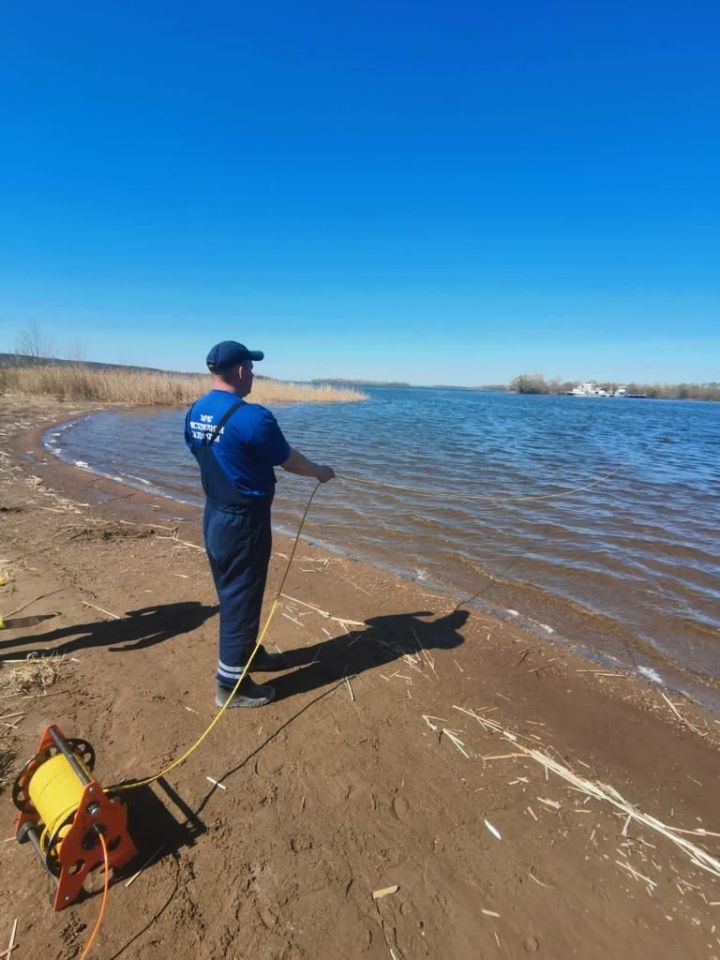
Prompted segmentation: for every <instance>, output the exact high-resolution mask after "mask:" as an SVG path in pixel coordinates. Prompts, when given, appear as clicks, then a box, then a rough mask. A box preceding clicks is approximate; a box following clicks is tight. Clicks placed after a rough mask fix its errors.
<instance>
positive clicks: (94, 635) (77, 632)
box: [0, 600, 217, 657]
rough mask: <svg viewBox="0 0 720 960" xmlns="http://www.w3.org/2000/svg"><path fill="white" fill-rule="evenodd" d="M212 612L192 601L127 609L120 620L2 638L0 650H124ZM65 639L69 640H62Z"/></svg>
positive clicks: (159, 639) (174, 632) (181, 629)
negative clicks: (103, 648) (97, 648)
mask: <svg viewBox="0 0 720 960" xmlns="http://www.w3.org/2000/svg"><path fill="white" fill-rule="evenodd" d="M216 612H217V607H216V606H205V605H204V604H202V603H197V602H196V601H192V600H189V601H185V602H182V603H166V604H164V605H162V606H154V607H142V608H141V609H139V610H130V611H129V612H128V613H127V614H125V616H124V617H122V618H121V619H120V620H95V621H92V622H90V623H77V624H73V625H71V626H67V627H59V628H57V629H56V630H50V631H48V632H47V633H41V634H35V636H31V637H25V638H23V637H21V638H15V639H8V640H3V641H2V642H0V650H2V651H3V654H6V653H7V652H8V650H10V649H11V648H13V647H17V648H20V647H24V646H25V645H26V644H32V645H33V648H32V650H26V649H18V650H17V653H18V654H19V655H21V656H23V657H26V656H33V655H34V656H44V655H47V654H48V653H64V654H69V653H74V652H75V651H76V650H83V649H85V648H87V647H107V648H108V649H109V650H110V651H112V652H113V653H116V652H118V653H119V652H122V653H125V652H127V651H130V650H142V649H144V648H145V647H152V646H154V645H155V644H156V643H163V642H164V641H165V640H170V639H171V638H172V637H175V636H178V635H179V634H182V633H189V632H190V631H191V630H194V629H195V628H196V627H199V626H200V625H201V624H203V623H204V622H205V621H206V620H207V619H208V617H211V616H213V614H214V613H216ZM12 623H13V621H9V623H8V626H10V627H11V626H12ZM18 626H20V624H19V623H18ZM66 638H72V639H68V640H67V642H62V641H64V640H65V639H66ZM58 641H61V642H58ZM53 644H57V646H53ZM13 652H14V651H13Z"/></svg>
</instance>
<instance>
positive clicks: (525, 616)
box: [33, 406, 720, 718]
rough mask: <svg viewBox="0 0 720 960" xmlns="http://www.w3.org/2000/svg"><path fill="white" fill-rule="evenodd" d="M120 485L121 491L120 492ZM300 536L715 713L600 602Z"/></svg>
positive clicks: (717, 702) (718, 689)
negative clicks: (461, 583) (407, 565)
mask: <svg viewBox="0 0 720 960" xmlns="http://www.w3.org/2000/svg"><path fill="white" fill-rule="evenodd" d="M107 409H108V407H106V406H105V407H99V408H98V409H97V410H96V411H94V412H102V411H103V410H107ZM110 409H112V408H110ZM131 409H134V408H131ZM138 409H139V408H138ZM84 415H85V414H84ZM84 415H83V416H84ZM83 416H80V417H72V418H70V419H64V420H62V421H61V422H60V423H58V424H55V426H63V425H65V426H67V425H69V424H72V423H73V422H75V421H76V420H78V419H82V418H83ZM53 428H54V427H53V426H49V427H46V428H44V431H43V432H45V431H46V430H47V431H50V430H52V429H53ZM33 449H34V456H35V457H36V459H37V458H38V457H40V458H42V457H44V456H46V455H50V456H51V457H52V459H53V462H56V463H58V464H63V465H64V466H65V467H66V468H67V467H69V468H70V470H73V471H79V472H81V473H83V474H89V475H90V476H91V477H92V478H93V479H92V480H91V481H90V482H91V483H92V484H95V483H96V482H97V480H96V479H95V478H102V479H103V480H104V481H107V482H108V484H112V483H115V484H119V485H120V486H119V488H118V489H117V490H115V493H114V494H113V493H112V490H113V489H114V488H112V487H111V486H110V487H109V491H110V492H108V496H110V497H111V496H113V495H115V496H121V497H123V499H124V498H127V497H128V491H131V490H132V491H135V493H136V494H138V495H139V494H144V495H146V496H148V497H150V498H154V499H160V500H167V501H168V502H169V503H171V504H174V505H175V507H176V508H177V510H176V512H178V511H180V512H181V513H182V516H183V518H184V519H187V516H186V511H187V510H189V511H190V516H192V515H193V511H194V510H200V511H201V510H202V505H201V504H199V505H196V504H194V503H191V502H189V501H187V500H180V499H178V498H177V497H175V496H173V494H172V493H167V492H165V491H163V490H162V489H160V488H150V489H148V488H147V487H146V486H144V485H141V484H149V481H147V480H143V479H142V478H140V477H135V478H131V479H129V480H125V479H124V478H123V477H113V476H111V475H108V474H105V473H101V472H100V471H98V470H95V469H93V468H91V467H87V466H82V465H80V464H79V463H78V462H73V461H72V460H70V459H65V458H63V457H62V456H60V455H59V454H58V452H57V451H55V450H53V449H52V446H51V444H45V445H44V444H43V442H42V434H40V435H37V434H35V435H34V437H33ZM69 476H71V475H66V476H65V480H64V482H73V481H72V480H69V479H68V477H69ZM132 479H135V480H138V481H139V483H133V482H132ZM339 482H342V481H339ZM281 483H282V479H281ZM73 486H74V482H73ZM119 490H121V491H122V493H118V491H119ZM134 502H135V503H136V504H138V506H139V509H142V506H141V505H142V500H141V498H140V497H136V498H134ZM181 508H182V511H181ZM146 516H150V514H146ZM276 516H277V511H276ZM274 529H275V531H276V533H278V535H280V536H283V537H290V538H292V536H294V532H292V531H290V530H289V529H288V527H287V524H283V525H282V526H281V525H280V522H279V521H277V520H275V522H274ZM303 539H304V540H305V541H306V542H308V543H313V544H314V545H316V546H318V547H319V548H320V549H322V550H329V551H330V552H332V553H334V554H335V555H337V556H338V557H345V558H348V559H353V560H354V559H359V560H360V561H361V562H363V563H366V564H369V565H371V566H377V567H378V568H379V569H382V570H384V571H386V572H387V573H389V574H390V575H392V576H395V577H398V578H400V579H401V580H403V581H404V582H407V583H417V584H420V585H422V584H424V585H425V587H426V588H427V589H431V590H435V591H439V592H441V593H444V594H446V595H447V596H448V598H451V599H452V600H453V601H454V602H460V601H461V600H464V601H465V605H466V606H468V605H469V606H471V607H472V608H473V609H476V610H477V611H478V612H479V613H481V614H485V615H488V616H491V617H493V618H496V619H499V620H502V621H504V622H508V623H513V622H514V623H515V624H516V625H518V626H520V627H521V628H522V629H524V630H528V631H532V632H535V633H537V634H538V635H539V636H540V637H542V638H545V639H550V640H551V641H552V642H553V643H555V644H559V645H561V646H563V647H565V648H566V649H568V650H570V651H571V652H574V653H576V654H578V655H579V656H582V657H585V658H587V659H588V661H590V663H591V664H597V665H599V666H602V667H604V668H606V669H607V670H611V671H612V670H615V671H618V670H619V671H622V672H624V673H627V674H629V675H630V676H633V677H635V678H638V679H640V678H642V679H643V680H644V681H646V682H650V683H654V684H656V685H657V687H658V689H660V690H665V691H666V692H669V693H671V694H673V695H675V694H678V695H681V696H683V697H684V698H685V699H687V700H689V701H691V702H692V703H693V704H695V705H696V706H697V707H699V708H700V709H701V710H705V711H708V712H709V713H710V714H711V715H712V716H714V717H715V718H720V681H719V680H718V678H717V677H714V676H712V674H709V673H703V672H699V671H698V670H696V669H693V667H692V666H690V665H689V664H684V663H682V662H679V661H676V660H673V659H671V657H670V656H668V655H667V654H666V653H664V652H663V651H662V650H661V649H659V648H658V646H657V645H656V644H655V643H654V642H653V640H652V639H651V638H650V637H647V636H642V635H641V634H640V633H638V631H637V630H636V629H633V627H632V626H631V625H630V624H628V623H627V622H624V621H623V620H621V619H619V618H617V617H613V616H610V615H608V614H607V613H604V612H603V611H601V610H595V609H593V608H591V607H589V606H587V605H585V604H582V603H580V602H578V601H577V600H574V599H572V598H571V597H569V596H563V595H562V594H561V593H553V592H552V591H550V590H548V589H546V588H544V587H542V586H540V585H538V584H536V583H533V582H531V581H528V580H523V579H517V578H516V579H513V578H512V577H508V576H505V575H503V573H502V572H500V573H494V572H493V571H491V570H490V569H488V568H485V567H484V566H482V564H480V563H478V564H473V570H474V576H475V579H476V581H477V584H478V586H479V587H480V589H478V590H477V591H473V593H474V594H475V595H474V596H472V597H470V594H469V593H468V591H463V592H459V591H458V589H457V587H456V586H454V585H453V584H452V583H449V582H447V581H443V580H440V579H437V578H432V577H429V578H427V579H418V578H416V577H413V576H412V575H411V574H410V573H409V571H407V570H404V569H403V568H402V566H401V564H399V563H397V562H393V560H392V558H391V557H386V558H382V557H372V556H367V555H362V554H361V555H359V556H357V555H356V554H355V553H354V551H353V550H352V548H350V547H349V546H348V545H347V544H344V543H339V544H338V543H332V542H328V541H327V540H325V539H323V538H322V537H316V538H313V537H311V536H310V535H308V534H304V535H303ZM511 565H512V564H511ZM467 598H469V599H467ZM588 665H590V664H588Z"/></svg>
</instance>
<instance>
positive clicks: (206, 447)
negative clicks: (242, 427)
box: [192, 403, 272, 687]
mask: <svg viewBox="0 0 720 960" xmlns="http://www.w3.org/2000/svg"><path fill="white" fill-rule="evenodd" d="M240 406H242V404H240V403H237V404H235V405H234V406H232V407H231V408H230V409H229V410H228V411H227V412H226V414H225V415H224V416H223V417H222V419H221V420H220V422H219V423H218V425H217V429H216V430H215V431H214V432H213V433H210V434H208V436H207V437H206V438H205V439H204V440H203V442H201V443H195V444H193V446H192V452H193V454H194V455H195V457H196V459H197V461H198V463H199V465H200V475H201V479H202V486H203V490H204V491H205V496H206V501H205V514H204V517H203V535H204V538H205V549H206V550H207V555H208V560H209V561H210V570H211V572H212V576H213V580H214V581H215V589H216V590H217V595H218V600H219V601H220V654H219V658H218V671H217V680H218V683H219V684H220V685H221V686H224V687H233V686H234V685H235V683H236V682H237V680H238V678H239V677H240V674H241V673H242V671H243V668H244V667H245V664H246V663H247V660H248V658H249V656H250V654H251V653H252V651H253V648H254V646H255V642H256V640H257V633H258V626H259V623H260V609H261V607H262V598H263V592H264V590H265V580H266V578H267V570H268V565H269V563H270V553H271V550H272V533H271V527H270V507H271V504H272V494H270V495H268V496H265V497H257V496H247V495H244V494H242V493H240V492H239V491H238V490H236V489H235V488H234V487H233V485H232V483H231V482H230V480H229V479H228V477H227V476H226V475H225V473H224V471H223V469H222V467H221V466H220V464H219V463H218V462H217V460H216V458H215V456H214V454H213V452H212V444H213V443H214V442H215V440H216V438H217V437H219V436H220V434H221V431H222V429H223V427H224V425H225V423H226V422H227V420H228V419H229V418H230V417H231V416H232V414H233V413H234V412H235V411H236V410H237V409H238V407H240Z"/></svg>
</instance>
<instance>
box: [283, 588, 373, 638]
mask: <svg viewBox="0 0 720 960" xmlns="http://www.w3.org/2000/svg"><path fill="white" fill-rule="evenodd" d="M280 596H281V597H282V598H283V599H284V600H290V601H291V602H292V603H299V604H300V606H301V607H308V608H309V609H310V610H314V611H315V613H317V614H319V615H320V616H321V617H324V618H325V619H326V620H334V621H335V622H336V623H340V624H342V625H343V626H346V624H348V623H349V624H350V626H351V627H364V626H367V624H366V623H365V621H364V620H349V619H348V618H347V617H333V616H332V614H331V613H329V611H327V610H322V609H321V608H320V607H316V606H315V605H314V604H312V603H306V602H305V600H298V599H297V598H296V597H291V596H290V595H289V594H287V593H281V594H280ZM346 629H347V628H346Z"/></svg>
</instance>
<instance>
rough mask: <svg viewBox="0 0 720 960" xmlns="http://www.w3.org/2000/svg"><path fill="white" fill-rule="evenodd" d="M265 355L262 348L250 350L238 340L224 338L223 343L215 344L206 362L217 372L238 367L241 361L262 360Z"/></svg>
mask: <svg viewBox="0 0 720 960" xmlns="http://www.w3.org/2000/svg"><path fill="white" fill-rule="evenodd" d="M264 356H265V354H264V353H263V352H262V350H248V348H247V347H246V346H245V345H244V344H243V343H238V342H237V341H236V340H223V341H222V343H216V344H215V346H214V347H213V348H212V350H211V351H210V353H209V354H208V355H207V359H206V361H205V362H206V363H207V365H208V370H210V372H211V373H216V372H218V371H221V370H229V369H230V367H236V366H237V365H238V364H239V363H247V361H248V360H262V359H263V358H264Z"/></svg>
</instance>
